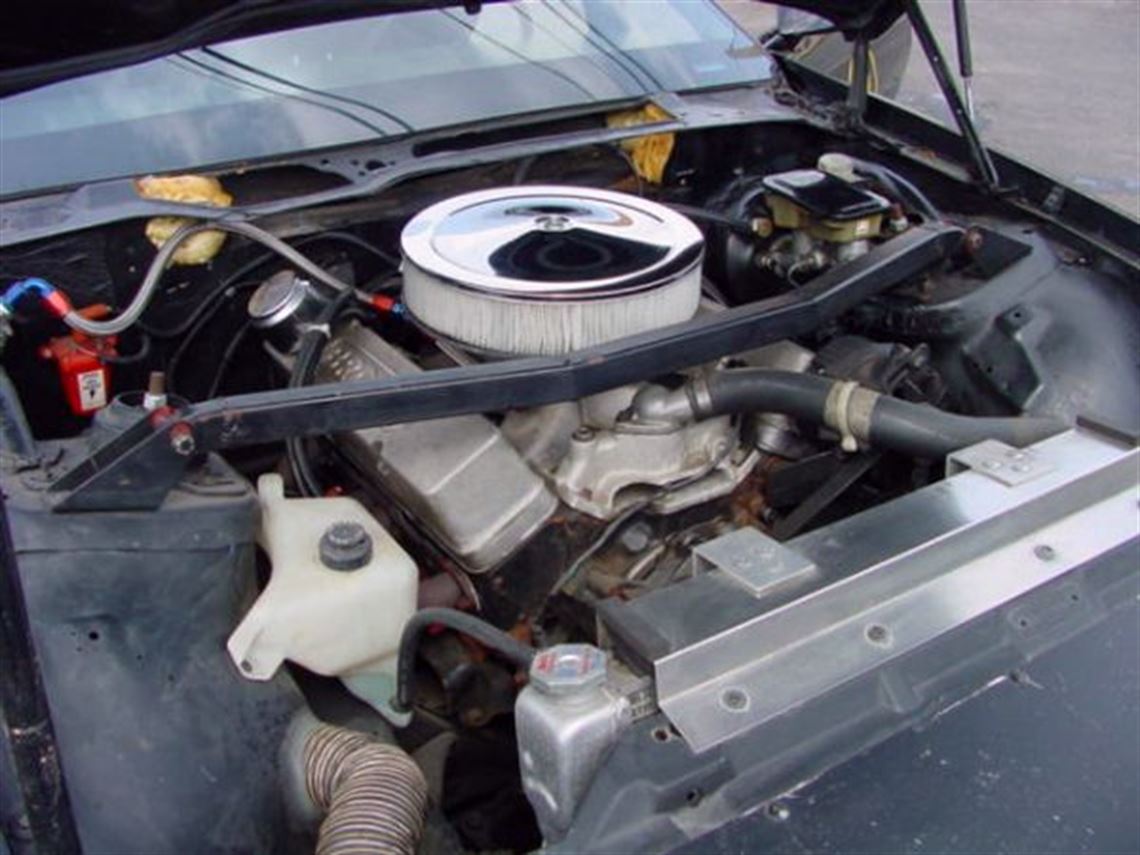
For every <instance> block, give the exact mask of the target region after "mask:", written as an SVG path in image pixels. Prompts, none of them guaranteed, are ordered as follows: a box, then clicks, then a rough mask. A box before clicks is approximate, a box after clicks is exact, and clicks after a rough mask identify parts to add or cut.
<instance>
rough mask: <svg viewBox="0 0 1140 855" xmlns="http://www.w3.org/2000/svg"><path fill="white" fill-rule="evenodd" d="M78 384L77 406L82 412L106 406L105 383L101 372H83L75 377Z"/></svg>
mask: <svg viewBox="0 0 1140 855" xmlns="http://www.w3.org/2000/svg"><path fill="white" fill-rule="evenodd" d="M75 382H76V383H78V384H79V405H80V407H82V408H83V409H84V410H97V409H99V408H100V407H105V406H106V405H107V381H106V379H105V377H104V375H103V372H102V371H84V372H83V373H82V374H77V375H76V376H75Z"/></svg>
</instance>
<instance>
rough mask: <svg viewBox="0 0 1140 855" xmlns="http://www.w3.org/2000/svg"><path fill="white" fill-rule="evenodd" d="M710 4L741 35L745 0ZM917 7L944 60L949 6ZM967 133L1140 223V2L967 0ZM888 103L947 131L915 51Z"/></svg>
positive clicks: (767, 12) (753, 18) (950, 46)
mask: <svg viewBox="0 0 1140 855" xmlns="http://www.w3.org/2000/svg"><path fill="white" fill-rule="evenodd" d="M720 5H721V6H722V8H724V9H725V10H726V11H727V12H728V13H729V14H730V15H732V17H733V18H735V19H736V20H737V21H738V22H739V23H741V25H742V26H743V27H744V28H745V29H746V30H748V31H749V32H752V33H759V32H763V31H765V30H767V29H769V28H771V27H772V26H773V23H774V21H775V12H774V9H773V8H772V7H771V6H769V4H766V3H757V2H754V0H721V3H720ZM922 7H923V10H924V11H925V12H926V14H927V17H928V18H929V20H930V23H931V27H932V28H933V29H934V31H935V33H936V34H937V35H938V37H939V39H940V41H941V42H942V45H943V49H944V51H945V52H946V55H947V58H948V59H950V60H951V61H953V57H954V56H955V54H954V29H953V16H952V12H951V4H950V2H949V0H923V3H922ZM967 8H968V10H969V18H970V34H971V43H972V46H973V57H974V98H975V106H976V110H977V116H978V118H977V124H978V127H979V130H980V132H981V134H982V136H983V138H984V139H985V141H986V143H987V145H990V146H992V147H993V148H995V149H999V150H1001V151H1003V152H1007V153H1010V154H1013V155H1015V156H1017V157H1019V158H1020V159H1022V160H1025V161H1027V162H1029V163H1031V164H1033V165H1035V166H1037V167H1039V168H1041V169H1043V170H1044V171H1046V172H1048V173H1050V174H1052V175H1055V176H1056V177H1058V178H1060V179H1062V180H1063V181H1065V182H1066V183H1069V184H1072V185H1073V186H1075V187H1076V188H1077V189H1079V190H1081V191H1083V192H1086V193H1089V194H1091V195H1094V196H1097V197H1099V198H1101V199H1103V200H1105V201H1107V202H1109V203H1111V204H1113V205H1115V206H1117V207H1119V208H1121V209H1123V210H1125V211H1127V212H1128V213H1130V214H1131V215H1132V216H1134V217H1140V0H969V2H968V6H967ZM897 100H898V101H900V102H901V103H902V104H904V105H906V106H907V107H909V108H911V109H913V110H916V111H918V112H921V113H924V114H926V115H929V116H933V117H935V118H937V119H939V120H940V121H943V122H945V123H946V124H951V118H950V115H949V112H948V111H947V109H946V104H945V102H944V101H943V99H942V96H941V94H940V93H939V91H938V87H937V85H936V84H935V82H934V78H933V77H932V76H931V74H930V70H929V68H928V67H927V65H926V58H925V57H924V56H923V55H922V52H921V50H920V49H919V48H918V46H917V45H914V46H913V47H912V50H911V57H910V63H909V65H908V67H907V70H906V73H905V74H904V76H903V81H902V86H901V88H900V90H899V94H898V97H897Z"/></svg>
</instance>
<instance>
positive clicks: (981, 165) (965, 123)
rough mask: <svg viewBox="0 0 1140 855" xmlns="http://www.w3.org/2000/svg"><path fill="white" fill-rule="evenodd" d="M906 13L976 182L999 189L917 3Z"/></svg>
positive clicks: (994, 172)
mask: <svg viewBox="0 0 1140 855" xmlns="http://www.w3.org/2000/svg"><path fill="white" fill-rule="evenodd" d="M906 14H907V17H908V18H909V19H910V25H911V28H912V29H913V30H914V35H915V38H917V39H918V43H919V44H920V45H921V46H922V51H923V53H925V54H926V59H927V61H928V62H929V63H930V70H931V72H932V73H933V74H934V79H935V80H937V81H938V88H939V89H940V90H941V91H942V96H943V97H944V98H945V99H946V104H947V106H949V108H950V112H951V113H952V114H953V116H954V121H955V123H957V125H958V130H959V131H960V132H961V134H962V136H963V138H964V139H965V140H966V147H967V148H968V149H969V151H970V160H971V161H972V162H973V164H974V171H975V172H977V176H978V180H980V181H981V182H982V184H983V186H985V187H986V188H987V189H990V190H996V189H998V187H999V184H1000V181H999V178H998V174H997V169H995V168H994V164H993V161H992V160H991V159H990V153H989V152H988V151H986V147H985V146H984V145H982V140H981V137H980V136H979V135H978V129H977V128H976V127H974V122H973V120H972V119H971V118H970V114H969V112H968V111H967V109H966V105H965V103H964V102H963V101H962V96H961V95H959V94H958V87H957V86H955V85H954V79H953V77H951V75H950V70H949V69H948V68H947V66H946V58H945V57H944V56H943V55H942V49H941V48H940V47H939V45H938V39H936V38H935V37H934V33H933V32H932V31H931V29H930V23H929V22H928V21H927V20H926V16H925V15H924V14H923V13H922V9H921V8H920V7H919V4H918V0H910V2H909V3H908V4H907V7H906Z"/></svg>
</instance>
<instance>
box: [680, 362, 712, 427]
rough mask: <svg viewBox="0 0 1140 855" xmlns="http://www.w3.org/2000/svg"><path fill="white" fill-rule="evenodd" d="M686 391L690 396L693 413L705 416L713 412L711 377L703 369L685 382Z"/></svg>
mask: <svg viewBox="0 0 1140 855" xmlns="http://www.w3.org/2000/svg"><path fill="white" fill-rule="evenodd" d="M685 392H686V394H687V395H688V396H689V404H690V405H691V406H692V409H693V415H695V416H697V417H703V416H707V415H708V414H709V413H711V412H712V409H713V402H712V392H710V391H709V378H708V375H707V374H705V372H703V371H702V372H700V373H699V374H696V375H695V376H694V377H693V378H692V379H690V380H689V382H688V383H686V384H685Z"/></svg>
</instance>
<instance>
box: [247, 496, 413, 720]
mask: <svg viewBox="0 0 1140 855" xmlns="http://www.w3.org/2000/svg"><path fill="white" fill-rule="evenodd" d="M257 491H258V496H259V498H260V501H261V528H260V531H259V533H258V542H259V544H260V545H261V547H262V548H263V549H264V550H265V551H266V553H267V554H268V556H269V561H270V564H271V566H272V576H271V577H270V580H269V584H268V585H267V586H266V588H265V590H264V591H263V592H262V594H261V596H260V597H258V599H257V602H255V603H254V604H253V608H251V609H250V610H249V613H248V614H246V616H245V619H244V620H242V622H241V624H240V625H239V626H238V628H237V629H236V630H235V631H234V633H233V635H231V636H230V639H229V643H228V644H227V648H228V649H229V652H230V657H231V658H232V659H233V661H234V664H235V665H237V666H238V668H239V669H240V670H241V673H242V674H243V675H245V676H246V677H247V678H249V679H251V680H268V679H269V678H270V677H272V676H273V674H274V673H275V672H276V671H277V669H278V668H279V667H280V666H281V663H282V662H283V661H284V660H286V659H288V660H290V661H293V662H296V663H297V664H298V665H302V666H304V667H305V668H307V669H309V670H310V671H313V672H315V673H317V674H324V675H326V676H330V677H332V676H335V677H340V678H341V680H342V681H343V682H344V684H345V686H347V687H348V689H349V690H350V691H352V692H353V694H355V695H357V696H358V697H360V698H361V699H362V700H364V701H366V702H367V703H369V704H371V705H372V706H373V707H375V708H376V709H377V710H378V711H379V712H381V713H382V714H385V715H389V714H390V709H389V708H388V701H389V700H390V698H391V697H392V694H393V692H394V691H395V685H396V684H395V674H396V659H397V650H398V648H399V644H400V633H401V632H402V631H403V629H404V624H405V623H406V622H407V621H408V618H410V617H411V616H412V614H413V613H414V612H415V610H416V587H417V578H418V574H417V572H416V565H415V563H414V562H413V561H412V559H411V558H410V557H409V556H408V554H407V553H406V552H404V550H403V549H402V548H401V547H400V545H399V544H398V543H396V541H395V540H394V539H393V538H392V536H391V535H389V534H388V532H386V531H385V530H384V529H383V527H381V525H380V524H379V523H378V522H377V521H376V519H375V518H374V517H373V516H372V515H371V514H369V513H368V511H367V510H365V509H364V507H363V506H362V505H361V504H360V503H359V502H357V501H356V500H355V499H351V498H347V497H328V498H317V499H286V498H285V493H284V484H283V482H282V480H281V476H279V475H263V476H262V477H261V478H260V479H259V480H258V482H257Z"/></svg>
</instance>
